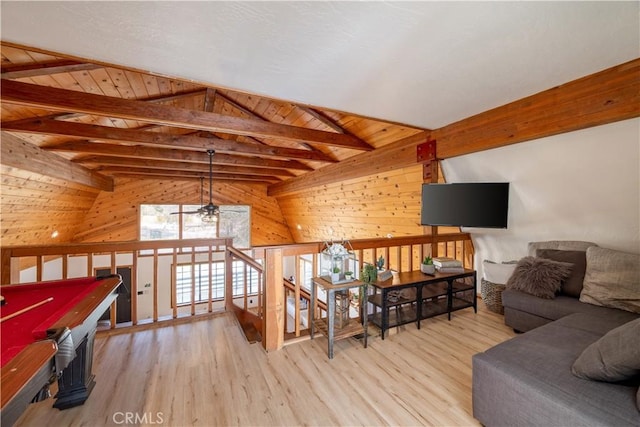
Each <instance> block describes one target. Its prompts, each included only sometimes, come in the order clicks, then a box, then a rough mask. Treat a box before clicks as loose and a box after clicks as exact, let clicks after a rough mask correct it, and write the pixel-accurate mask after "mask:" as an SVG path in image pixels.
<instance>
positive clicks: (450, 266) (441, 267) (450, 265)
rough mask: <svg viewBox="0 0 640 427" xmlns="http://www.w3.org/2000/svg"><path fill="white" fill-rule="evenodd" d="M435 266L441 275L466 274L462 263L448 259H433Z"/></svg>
mask: <svg viewBox="0 0 640 427" xmlns="http://www.w3.org/2000/svg"><path fill="white" fill-rule="evenodd" d="M433 265H435V266H436V270H438V271H439V272H441V273H464V267H463V266H462V261H458V260H457V259H453V258H448V257H438V258H434V259H433Z"/></svg>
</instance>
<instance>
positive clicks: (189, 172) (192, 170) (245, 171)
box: [95, 159, 295, 181]
mask: <svg viewBox="0 0 640 427" xmlns="http://www.w3.org/2000/svg"><path fill="white" fill-rule="evenodd" d="M133 164H135V159H134V161H132V162H131V165H130V166H99V167H97V168H96V169H95V171H97V172H100V173H105V174H108V175H109V174H112V173H125V172H135V173H146V172H149V173H151V172H153V173H155V174H159V173H161V174H166V175H180V176H193V177H205V178H207V177H209V168H208V166H202V165H197V166H196V167H194V165H193V164H189V165H190V166H189V168H188V169H177V168H175V166H174V167H173V168H172V169H168V168H167V169H156V168H140V167H135V166H133ZM182 164H183V163H182ZM118 165H121V163H120V162H118ZM172 165H175V163H172ZM214 172H215V173H216V174H219V175H222V174H233V175H251V176H268V175H275V176H285V177H290V176H295V175H294V174H292V173H291V172H289V171H288V170H282V169H263V168H248V167H244V166H242V167H240V166H224V165H223V166H220V165H216V166H215V169H214ZM278 181H280V180H279V179H278Z"/></svg>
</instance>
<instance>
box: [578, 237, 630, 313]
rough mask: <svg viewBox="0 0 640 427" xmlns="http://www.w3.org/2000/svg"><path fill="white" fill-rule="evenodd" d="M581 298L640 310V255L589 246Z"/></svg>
mask: <svg viewBox="0 0 640 427" xmlns="http://www.w3.org/2000/svg"><path fill="white" fill-rule="evenodd" d="M580 301H582V302H586V303H589V304H595V305H600V306H604V307H612V308H618V309H621V310H627V311H631V312H634V313H640V254H631V253H627V252H621V251H616V250H612V249H606V248H599V247H590V248H588V249H587V269H586V272H585V276H584V284H583V288H582V293H581V294H580Z"/></svg>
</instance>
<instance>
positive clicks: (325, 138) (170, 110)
mask: <svg viewBox="0 0 640 427" xmlns="http://www.w3.org/2000/svg"><path fill="white" fill-rule="evenodd" d="M120 78H121V77H120ZM115 81H116V82H118V81H119V80H118V79H115ZM1 89H2V101H3V102H9V103H17V104H22V105H30V106H36V107H43V108H51V109H54V110H58V111H67V112H69V111H73V112H82V113H86V114H96V115H103V116H109V117H120V118H127V119H132V120H140V121H144V122H149V123H159V124H166V125H169V126H179V127H186V128H190V129H201V130H208V131H211V132H225V133H231V134H235V135H250V136H257V137H272V138H280V139H286V140H294V141H305V142H312V143H318V144H327V145H334V146H339V147H347V148H353V149H358V150H365V151H370V150H372V149H373V147H371V146H370V145H368V144H366V145H363V144H362V143H361V142H360V141H359V140H358V139H357V138H354V137H352V136H350V135H345V134H339V133H332V132H324V131H318V130H315V129H305V128H297V127H294V126H288V125H280V124H276V123H270V122H262V121H258V120H255V119H243V118H239V117H229V116H222V115H218V114H215V113H207V112H203V111H194V110H186V109H181V108H174V107H169V106H165V105H154V104H151V103H148V102H143V101H134V100H128V99H118V98H110V97H106V96H100V95H94V94H87V93H80V92H74V91H69V90H64V89H58V88H53V87H44V86H38V85H31V84H28V83H22V82H17V81H11V80H2V87H1ZM126 92H127V91H125V93H124V94H123V95H128V96H127V97H131V94H130V93H126Z"/></svg>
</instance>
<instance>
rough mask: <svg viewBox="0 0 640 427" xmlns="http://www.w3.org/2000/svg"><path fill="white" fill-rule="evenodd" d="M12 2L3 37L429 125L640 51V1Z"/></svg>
mask: <svg viewBox="0 0 640 427" xmlns="http://www.w3.org/2000/svg"><path fill="white" fill-rule="evenodd" d="M0 7H1V11H2V14H1V19H2V27H1V31H2V40H4V41H8V42H14V43H19V44H22V45H26V46H34V47H38V48H42V49H46V50H49V51H51V52H62V53H65V54H69V55H74V56H75V57H77V58H85V59H90V60H91V61H100V62H103V63H109V64H118V65H122V66H126V67H130V68H134V69H138V70H145V71H152V72H154V73H158V74H161V75H164V76H172V77H176V78H181V79H185V80H189V81H195V82H203V83H205V84H207V85H214V86H216V87H222V88H229V89H234V90H237V91H244V92H250V93H254V94H259V95H263V96H269V97H274V98H277V99H284V100H289V101H291V102H293V103H297V104H305V105H314V106H320V107H324V108H328V109H333V110H338V111H347V112H350V113H354V114H359V115H363V116H367V117H375V118H378V119H383V120H391V121H395V122H400V123H407V124H411V125H414V126H418V127H423V128H430V129H436V128H440V127H443V126H446V125H448V124H451V123H453V122H456V121H458V120H461V119H464V118H467V117H470V116H472V115H475V114H478V113H481V112H483V111H486V110H489V109H491V108H495V107H498V106H500V105H504V104H507V103H509V102H512V101H515V100H517V99H521V98H524V97H526V96H529V95H532V94H534V93H538V92H540V91H543V90H547V89H549V88H552V87H555V86H557V85H561V84H564V83H567V82H570V81H573V80H575V79H578V78H580V77H583V76H586V75H590V74H592V73H595V72H598V71H601V70H604V69H606V68H609V67H612V66H614V65H618V64H622V63H625V62H628V61H630V60H632V59H634V58H636V57H638V56H639V51H638V46H639V39H638V37H639V26H640V20H639V19H640V17H639V12H640V6H639V4H638V2H633V1H589V2H581V1H577V2H563V1H551V2H537V1H530V2H520V1H512V2H493V1H488V2H449V1H442V2H437V1H424V2H420V1H418V2H397V1H388V2H387V1H376V2H340V1H313V2H298V1H294V2H273V1H271V2H270V1H260V2H246V1H234V2H218V1H200V2H182V1H163V2H143V1H137V2H136V1H127V2H112V1H91V2H69V1H46V2H27V1H2V2H0ZM137 96H140V95H137ZM151 96H153V95H151ZM324 129H325V130H327V128H324Z"/></svg>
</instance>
